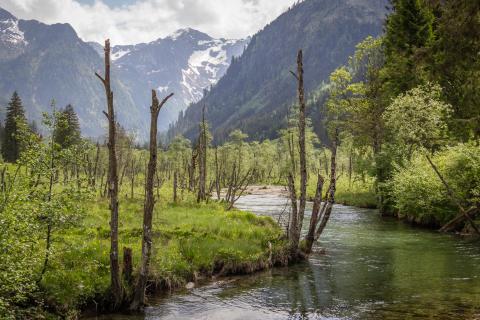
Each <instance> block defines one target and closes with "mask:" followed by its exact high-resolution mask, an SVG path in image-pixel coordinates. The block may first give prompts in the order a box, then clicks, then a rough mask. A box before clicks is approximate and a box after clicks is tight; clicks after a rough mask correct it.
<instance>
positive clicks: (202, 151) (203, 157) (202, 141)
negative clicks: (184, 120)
mask: <svg viewBox="0 0 480 320" xmlns="http://www.w3.org/2000/svg"><path fill="white" fill-rule="evenodd" d="M198 141H199V143H198V150H199V152H198V156H199V166H198V168H199V181H198V197H197V202H200V201H205V200H206V199H207V191H206V189H207V128H206V123H205V105H204V106H203V109H202V123H201V124H200V135H199V137H198Z"/></svg>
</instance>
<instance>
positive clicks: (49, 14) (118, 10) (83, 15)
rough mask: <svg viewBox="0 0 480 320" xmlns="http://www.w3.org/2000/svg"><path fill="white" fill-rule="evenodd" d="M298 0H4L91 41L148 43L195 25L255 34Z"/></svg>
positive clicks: (216, 32) (20, 13) (214, 31)
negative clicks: (108, 40) (65, 25)
mask: <svg viewBox="0 0 480 320" xmlns="http://www.w3.org/2000/svg"><path fill="white" fill-rule="evenodd" d="M294 2H295V1H294V0H0V7H2V8H4V9H6V10H8V11H10V12H11V13H12V14H13V15H15V16H17V17H18V18H20V19H36V20H39V21H42V22H45V23H48V24H52V23H56V22H67V23H70V24H71V25H72V26H73V27H74V29H75V30H76V31H77V33H78V34H79V36H80V37H81V38H82V39H84V40H87V41H97V42H102V41H103V40H104V39H105V38H107V37H108V38H110V39H111V40H112V42H113V43H114V44H133V43H139V42H149V41H152V40H155V39H157V38H160V37H165V36H166V35H168V34H170V33H172V32H173V31H175V30H177V29H180V28H185V27H191V28H194V29H197V30H200V31H203V32H206V33H208V34H209V35H211V36H213V37H217V38H221V37H223V38H243V37H247V36H249V35H253V34H254V33H255V32H256V31H258V30H260V29H261V28H262V27H263V26H265V25H266V24H267V23H269V22H270V21H272V20H273V19H275V18H276V17H277V16H278V15H280V14H281V13H282V12H284V11H285V10H286V9H287V8H288V7H289V6H290V5H291V4H292V3H294Z"/></svg>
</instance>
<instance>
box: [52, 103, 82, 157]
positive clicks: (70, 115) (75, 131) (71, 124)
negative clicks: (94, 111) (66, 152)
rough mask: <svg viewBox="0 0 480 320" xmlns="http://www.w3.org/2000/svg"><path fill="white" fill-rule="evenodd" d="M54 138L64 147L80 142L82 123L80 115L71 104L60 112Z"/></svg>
mask: <svg viewBox="0 0 480 320" xmlns="http://www.w3.org/2000/svg"><path fill="white" fill-rule="evenodd" d="M54 140H55V143H57V144H58V145H60V147H61V148H62V149H65V148H69V147H71V146H73V145H77V144H79V143H80V140H81V132H80V123H79V122H78V116H77V114H76V113H75V110H74V109H73V107H72V105H70V104H69V105H67V106H66V107H65V109H64V110H61V112H60V113H59V114H58V119H57V123H56V128H55V132H54Z"/></svg>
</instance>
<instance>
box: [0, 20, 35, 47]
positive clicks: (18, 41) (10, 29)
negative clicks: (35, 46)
mask: <svg viewBox="0 0 480 320" xmlns="http://www.w3.org/2000/svg"><path fill="white" fill-rule="evenodd" d="M0 41H2V42H9V43H11V44H13V45H27V44H28V42H27V41H26V40H25V36H24V33H23V31H21V30H20V29H19V28H18V20H14V19H8V20H4V21H0Z"/></svg>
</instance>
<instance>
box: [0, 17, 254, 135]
mask: <svg viewBox="0 0 480 320" xmlns="http://www.w3.org/2000/svg"><path fill="white" fill-rule="evenodd" d="M247 42H248V40H225V39H213V38H211V37H209V36H208V35H206V34H204V33H201V32H199V31H196V30H192V29H184V30H179V31H177V32H176V33H175V34H173V35H171V36H169V37H166V38H164V39H158V40H156V41H153V42H151V43H146V44H138V45H132V46H114V47H113V49H112V60H113V67H112V79H114V83H113V90H114V101H115V106H116V110H117V115H118V121H119V122H120V123H121V124H122V125H123V126H124V127H125V128H126V129H128V130H129V131H132V132H135V134H136V136H137V139H138V140H140V141H142V140H145V139H146V137H147V130H148V128H146V127H147V126H146V125H145V124H146V123H148V121H149V120H148V119H149V105H150V90H151V89H153V88H156V89H159V90H160V91H161V92H163V93H166V92H167V91H168V92H174V93H175V99H174V100H172V102H170V103H169V105H168V106H165V108H164V110H163V111H162V114H161V115H160V119H161V120H160V121H159V127H160V129H166V128H167V127H168V124H169V122H171V121H172V119H176V117H177V115H178V112H179V111H181V110H183V109H185V108H186V106H187V105H188V104H190V103H191V102H195V101H197V100H199V99H200V98H201V97H202V96H203V90H204V89H205V88H208V87H210V86H211V85H212V84H215V83H216V82H217V81H218V79H219V78H220V77H221V76H222V75H223V74H224V73H225V71H226V69H227V68H228V65H229V63H230V61H231V59H232V56H238V55H240V54H241V53H242V51H243V49H244V47H245V45H246V43H247ZM102 55H103V48H102V46H101V45H100V44H98V43H92V42H89V43H87V42H84V41H83V40H82V39H80V38H79V37H78V36H77V34H76V32H75V31H74V30H73V28H72V27H71V26H70V25H69V24H54V25H47V24H44V23H40V22H38V21H35V20H21V19H17V18H16V17H14V16H13V15H11V14H10V13H9V12H7V11H5V10H2V9H0V75H1V76H0V115H1V114H3V113H4V112H5V107H6V104H7V102H8V100H9V98H10V96H11V94H12V93H13V91H14V90H17V91H18V92H19V94H20V96H21V97H22V99H23V102H24V105H25V108H26V111H27V116H28V118H29V119H30V120H36V121H39V120H40V119H41V114H42V112H44V111H49V110H51V107H50V104H51V101H52V99H54V100H55V102H56V105H57V107H63V106H65V105H66V104H69V103H71V104H72V105H73V106H74V108H75V110H76V111H77V113H78V115H79V119H80V124H81V127H82V131H83V133H84V134H85V135H87V136H91V137H98V136H101V135H102V134H104V131H105V130H104V126H105V124H106V122H105V119H104V118H103V117H102V113H101V111H102V110H103V109H104V108H105V97H104V91H103V88H102V86H101V84H100V83H99V81H98V79H96V78H95V76H94V71H100V72H102V70H103V59H102Z"/></svg>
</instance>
